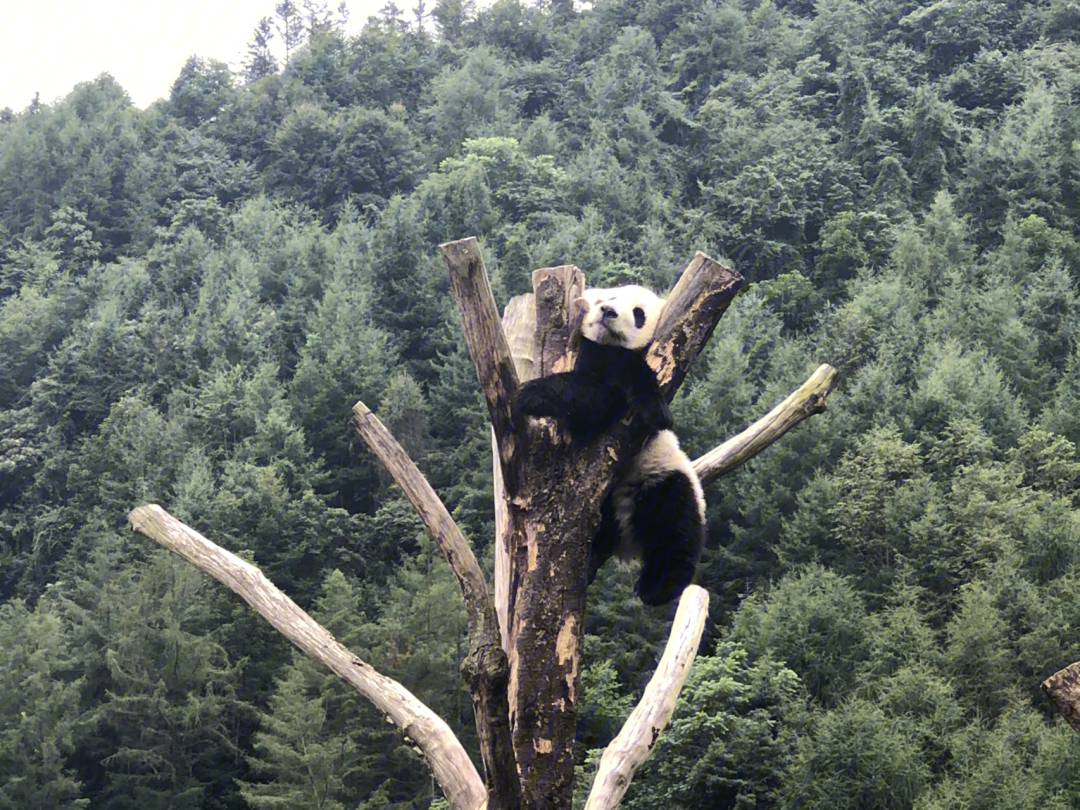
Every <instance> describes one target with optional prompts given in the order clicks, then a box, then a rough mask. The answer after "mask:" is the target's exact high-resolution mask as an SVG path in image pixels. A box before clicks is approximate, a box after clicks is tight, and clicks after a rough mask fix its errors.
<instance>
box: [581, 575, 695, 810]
mask: <svg viewBox="0 0 1080 810" xmlns="http://www.w3.org/2000/svg"><path fill="white" fill-rule="evenodd" d="M708 614H709V594H708V593H707V592H706V591H705V589H704V588H700V587H698V586H697V585H691V586H689V587H688V588H687V589H686V590H685V591H683V594H682V597H681V598H680V599H679V608H678V610H677V611H676V612H675V621H674V622H673V623H672V625H671V635H670V636H668V642H667V646H666V647H665V648H664V654H663V656H662V657H661V658H660V663H659V664H658V665H657V667H656V671H655V672H654V673H653V676H652V678H650V679H649V684H648V686H646V687H645V692H644V694H642V696H641V700H640V701H639V702H638V705H637V706H635V707H634V711H632V712H631V713H630V717H628V718H627V720H626V722H625V723H624V724H623V727H622V729H621V730H620V731H619V733H618V734H617V735H615V739H613V740H612V741H611V742H610V743H609V744H608V747H607V748H605V749H604V753H603V756H601V757H600V765H599V766H598V767H597V769H596V776H595V778H594V779H593V786H592V790H591V791H590V792H589V799H588V801H587V802H586V803H585V810H610V808H614V807H618V805H619V802H620V801H621V800H622V797H623V794H624V793H626V788H627V787H628V786H629V785H630V780H631V779H633V778H634V774H635V773H636V772H637V769H638V768H639V767H641V764H642V763H643V762H644V761H645V760H646V759H647V758H648V756H649V754H650V753H652V749H653V746H654V745H656V741H657V739H658V738H659V736H660V732H661V731H663V730H664V729H665V728H667V724H668V722H669V721H670V720H671V715H672V712H674V711H675V702H676V701H677V700H678V697H679V692H680V691H682V687H683V684H684V683H685V682H686V676H687V675H689V674H690V665H691V664H693V663H694V658H695V657H696V655H697V649H698V645H699V644H700V643H701V634H702V633H703V632H704V630H705V619H706V618H708Z"/></svg>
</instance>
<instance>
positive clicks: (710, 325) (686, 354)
mask: <svg viewBox="0 0 1080 810" xmlns="http://www.w3.org/2000/svg"><path fill="white" fill-rule="evenodd" d="M742 284H743V277H742V276H740V275H739V274H738V273H736V272H735V271H734V270H732V269H731V268H730V267H726V266H725V265H722V264H720V263H719V262H717V261H715V260H714V259H710V258H709V257H708V256H706V255H705V254H704V253H702V252H701V251H698V252H697V253H696V254H695V255H694V258H693V259H692V260H691V261H690V264H688V265H687V267H686V269H685V270H684V271H683V274H682V275H681V276H680V277H679V281H678V283H677V284H676V285H675V288H674V289H673V290H672V291H671V293H670V294H669V295H668V297H667V303H665V304H664V311H663V312H662V313H661V314H660V323H658V324H657V327H656V336H655V338H653V342H652V345H650V346H649V352H648V355H647V357H646V359H647V360H648V361H649V365H650V366H652V367H653V369H654V370H655V371H656V376H657V379H658V380H659V382H660V390H661V391H663V392H664V396H665V397H667V398H668V399H669V400H670V399H671V398H672V397H673V396H674V395H675V392H676V391H677V390H678V389H679V386H680V385H682V381H683V379H684V378H685V377H686V374H687V372H689V371H690V367H691V366H692V365H693V364H694V361H695V360H696V359H697V356H698V355H699V354H700V353H701V350H702V349H703V348H705V344H706V343H708V341H709V338H710V337H711V336H712V333H713V330H714V329H715V328H716V324H717V323H718V322H719V321H720V317H721V316H722V315H723V314H724V312H725V311H726V310H727V308H728V305H729V304H731V300H732V298H734V297H735V293H737V292H738V291H739V288H740V287H741V286H742Z"/></svg>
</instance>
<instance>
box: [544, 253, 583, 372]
mask: <svg viewBox="0 0 1080 810" xmlns="http://www.w3.org/2000/svg"><path fill="white" fill-rule="evenodd" d="M532 282H533V292H534V297H535V300H536V338H535V343H534V354H535V356H536V359H537V361H538V363H539V367H538V369H537V372H536V375H537V376H538V377H543V376H546V375H548V374H551V373H552V372H556V371H569V370H570V368H571V367H572V366H573V355H572V353H571V352H572V350H573V349H574V347H575V345H576V341H575V338H576V337H577V336H578V332H579V330H578V329H577V328H575V323H576V322H577V321H578V319H580V318H581V317H582V316H583V315H584V310H580V309H579V308H578V307H576V306H575V303H576V302H577V300H578V299H579V298H581V295H582V293H583V292H584V291H585V276H583V275H582V274H581V271H580V270H578V268H577V267H575V266H574V265H572V264H567V265H562V266H560V267H544V268H541V269H540V270H537V271H535V272H534V273H533V277H532Z"/></svg>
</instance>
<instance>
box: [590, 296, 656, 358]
mask: <svg viewBox="0 0 1080 810" xmlns="http://www.w3.org/2000/svg"><path fill="white" fill-rule="evenodd" d="M581 297H582V300H584V301H585V304H586V310H585V318H584V320H582V322H581V334H582V335H584V336H585V337H586V338H588V339H589V340H591V341H593V342H595V343H601V344H603V345H605V346H621V347H622V348H624V349H640V348H642V347H644V346H645V345H646V344H648V342H649V341H650V340H652V338H653V334H654V333H655V332H656V324H657V321H658V320H659V319H660V310H662V309H663V308H664V299H663V298H660V297H659V296H658V295H656V294H655V293H653V292H651V291H649V290H647V289H645V288H644V287H638V286H637V285H634V284H630V285H627V286H625V287H611V288H609V289H592V290H585V292H584V293H583V294H582V296H581Z"/></svg>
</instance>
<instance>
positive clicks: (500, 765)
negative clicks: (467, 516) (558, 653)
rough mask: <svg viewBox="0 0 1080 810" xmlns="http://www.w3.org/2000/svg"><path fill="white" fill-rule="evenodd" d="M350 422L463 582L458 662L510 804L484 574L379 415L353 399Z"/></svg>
mask: <svg viewBox="0 0 1080 810" xmlns="http://www.w3.org/2000/svg"><path fill="white" fill-rule="evenodd" d="M350 424H351V425H352V427H353V430H355V431H356V433H357V434H358V435H359V436H360V438H362V439H363V440H364V441H365V442H367V445H368V447H370V448H371V451H372V452H373V453H375V455H376V456H378V457H379V460H380V461H382V463H383V464H384V465H385V466H386V469H387V470H388V471H389V472H390V474H391V475H392V476H393V477H394V481H396V482H397V485H398V486H399V487H401V489H402V491H403V492H404V493H405V497H407V498H408V499H409V502H410V503H411V504H412V505H413V508H415V509H416V511H417V513H418V514H419V515H420V519H421V520H423V521H424V525H425V526H426V527H427V530H428V532H430V534H431V537H432V539H434V541H435V543H436V545H438V547H439V549H440V550H441V551H442V553H443V555H444V556H445V557H446V561H447V562H448V563H449V564H450V568H451V570H452V571H453V572H454V576H455V577H457V580H458V584H459V585H460V586H461V593H462V596H463V597H464V600H465V609H466V611H467V612H468V616H469V654H468V655H467V656H466V657H465V660H464V661H463V662H462V665H461V666H462V671H463V672H464V674H465V676H466V678H467V680H468V682H469V691H470V693H471V694H472V700H473V712H474V714H475V716H476V731H477V735H478V736H479V739H480V754H481V757H482V758H483V761H484V769H485V771H486V774H487V780H488V787H489V789H490V790H491V793H492V797H493V799H494V800H495V806H499V807H502V806H514V805H516V804H517V803H518V802H519V801H520V783H519V781H518V778H517V766H516V765H515V763H514V756H513V748H512V745H511V742H510V709H509V704H508V702H507V695H506V684H507V681H508V679H509V677H510V665H509V663H508V661H507V657H506V651H505V650H504V649H503V645H502V639H501V636H500V632H499V625H498V620H497V618H496V615H495V605H494V602H493V601H492V599H491V596H490V594H489V593H488V588H487V583H486V582H485V580H484V574H483V572H482V571H481V570H480V565H479V564H478V563H477V561H476V556H475V555H474V554H473V551H472V548H471V547H470V546H469V543H468V541H467V540H466V539H465V535H463V534H462V533H461V529H460V528H459V527H458V525H457V523H455V522H454V519H453V518H452V517H451V516H450V513H449V512H448V511H447V509H446V506H445V505H444V504H443V502H442V500H440V498H439V496H438V494H436V492H435V490H434V489H432V487H431V484H429V483H428V481H427V479H426V478H424V476H423V473H421V472H420V470H419V469H418V468H417V466H416V464H415V463H414V462H413V460H412V459H411V458H409V454H408V453H406V452H405V449H404V448H403V447H402V446H401V445H400V444H398V441H397V439H395V438H394V437H393V435H392V434H391V433H390V431H389V430H387V428H386V426H385V425H384V424H383V423H382V422H381V421H379V418H378V417H377V416H375V414H373V413H372V412H371V411H370V410H369V409H368V407H367V406H366V405H365V404H364V403H363V402H357V403H356V404H355V405H354V406H353V416H352V419H351V420H350Z"/></svg>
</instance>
